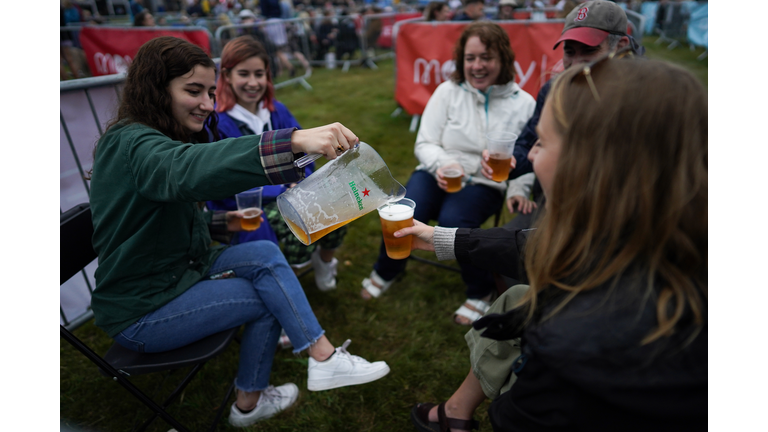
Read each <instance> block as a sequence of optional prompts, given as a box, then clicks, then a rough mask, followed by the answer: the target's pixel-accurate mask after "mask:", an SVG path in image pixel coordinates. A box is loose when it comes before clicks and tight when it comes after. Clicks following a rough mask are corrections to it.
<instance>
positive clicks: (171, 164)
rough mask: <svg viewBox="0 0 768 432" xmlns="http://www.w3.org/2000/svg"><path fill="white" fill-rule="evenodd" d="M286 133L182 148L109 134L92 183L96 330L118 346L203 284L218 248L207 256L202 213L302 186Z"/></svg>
mask: <svg viewBox="0 0 768 432" xmlns="http://www.w3.org/2000/svg"><path fill="white" fill-rule="evenodd" d="M292 132H293V129H283V130H277V131H270V132H265V133H264V134H263V135H261V136H259V135H250V136H245V137H241V138H230V139H226V140H223V141H219V142H215V143H206V144H185V143H182V142H179V141H174V140H171V139H170V138H168V137H167V136H165V135H163V134H162V133H160V132H158V131H157V130H155V129H152V128H150V127H148V126H145V125H142V124H138V123H132V124H127V125H126V124H116V125H114V126H112V127H111V128H110V129H109V130H108V131H107V132H106V133H105V134H104V135H103V136H102V137H101V139H100V140H99V143H98V145H97V147H96V156H95V160H94V163H93V174H92V177H91V198H90V202H91V211H92V214H93V225H94V234H93V246H94V249H95V250H96V252H97V253H98V256H99V266H98V268H97V269H96V275H95V276H96V289H95V290H94V291H93V297H92V301H91V306H92V308H93V313H94V316H95V323H96V325H97V326H99V327H100V328H102V329H103V330H104V331H105V332H107V334H108V335H109V336H110V337H114V336H115V335H117V334H118V333H119V332H121V331H122V330H123V329H125V328H126V327H128V326H130V325H131V324H133V323H134V322H136V321H137V320H138V319H139V318H141V317H142V316H144V315H146V314H148V313H149V312H152V311H154V310H156V309H158V308H159V307H160V306H162V305H164V304H166V303H168V302H169V301H171V300H172V299H174V298H175V297H177V296H178V295H180V294H182V293H183V292H184V291H186V290H187V289H188V288H190V287H191V286H192V285H194V284H195V283H196V282H198V281H199V280H200V279H202V278H203V277H204V276H205V274H206V273H207V271H208V269H209V268H210V266H211V265H212V264H213V262H214V260H215V259H216V258H217V257H218V256H219V254H221V252H222V251H223V250H224V247H223V246H215V247H214V246H211V237H210V234H209V232H208V223H209V222H210V221H211V213H210V212H203V211H202V210H201V208H200V206H199V205H198V203H199V202H204V201H206V200H216V199H223V198H226V197H229V196H232V195H234V194H236V193H238V192H242V191H244V190H247V189H251V188H253V187H257V186H262V185H267V184H281V183H288V182H296V181H298V180H300V179H301V177H302V175H303V173H302V171H301V170H296V169H294V167H293V160H294V155H293V153H292V152H291V147H290V136H291V133H292Z"/></svg>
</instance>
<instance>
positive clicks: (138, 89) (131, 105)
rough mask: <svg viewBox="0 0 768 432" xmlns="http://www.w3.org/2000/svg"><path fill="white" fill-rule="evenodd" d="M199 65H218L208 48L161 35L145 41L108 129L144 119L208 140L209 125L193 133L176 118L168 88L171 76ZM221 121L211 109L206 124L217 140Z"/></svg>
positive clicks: (169, 132) (179, 136) (188, 138)
mask: <svg viewBox="0 0 768 432" xmlns="http://www.w3.org/2000/svg"><path fill="white" fill-rule="evenodd" d="M197 65H201V66H203V67H209V68H212V69H214V70H215V69H216V64H215V63H214V62H213V60H211V57H210V56H208V54H206V53H205V51H203V50H202V49H201V48H200V47H198V46H196V45H194V44H192V43H190V42H187V41H185V40H183V39H179V38H175V37H171V36H161V37H158V38H155V39H152V40H150V41H149V42H147V43H145V44H144V45H142V46H141V48H139V52H138V53H136V57H134V59H133V62H131V66H130V67H129V68H128V75H127V77H126V79H125V85H124V86H123V94H122V98H121V100H120V107H119V108H118V111H117V117H116V118H115V119H113V120H112V121H111V122H110V123H109V125H108V126H107V129H109V127H111V126H113V125H114V124H116V123H118V122H127V123H142V124H145V125H147V126H149V127H151V128H153V129H157V130H158V131H160V132H162V133H163V134H164V135H166V136H168V137H169V138H171V139H174V140H177V141H181V142H185V143H189V142H208V141H209V138H208V132H207V131H206V128H203V129H202V130H201V131H200V132H197V133H193V132H191V131H189V130H188V129H187V128H185V127H183V126H182V125H181V124H179V122H178V121H176V119H174V118H173V114H172V111H171V94H170V92H169V91H168V85H169V84H170V82H171V80H173V79H174V78H176V77H179V76H182V75H184V74H186V73H188V72H189V71H191V70H192V69H193V68H194V67H195V66H197ZM217 123H218V116H217V115H216V113H215V112H211V114H210V115H209V116H208V119H207V120H206V127H207V129H208V130H210V131H211V133H212V135H213V139H214V140H215V141H218V140H219V133H218V128H217V127H216V126H217Z"/></svg>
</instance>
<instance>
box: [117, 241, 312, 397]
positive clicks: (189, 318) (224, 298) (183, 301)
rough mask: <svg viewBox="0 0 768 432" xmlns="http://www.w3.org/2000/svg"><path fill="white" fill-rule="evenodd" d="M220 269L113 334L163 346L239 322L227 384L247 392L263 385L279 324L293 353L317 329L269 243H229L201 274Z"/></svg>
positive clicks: (144, 346) (135, 343) (136, 347)
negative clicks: (234, 364)
mask: <svg viewBox="0 0 768 432" xmlns="http://www.w3.org/2000/svg"><path fill="white" fill-rule="evenodd" d="M228 270H233V271H234V272H235V276H236V277H234V278H230V279H218V280H202V281H200V282H198V283H196V284H195V285H193V286H192V287H191V288H189V289H188V290H187V291H185V292H184V293H183V294H181V295H180V296H178V297H176V298H175V299H173V300H171V301H170V302H169V303H167V304H166V305H164V306H162V307H160V308H159V309H157V310H155V311H153V312H150V313H148V314H147V315H145V316H143V317H142V318H141V319H139V320H138V321H137V322H136V323H134V324H132V325H131V326H130V327H128V328H126V329H125V330H123V331H122V332H120V333H119V334H118V335H117V336H116V337H115V340H116V341H117V342H118V343H119V344H120V345H122V346H124V347H126V348H128V349H130V350H133V351H137V352H163V351H169V350H172V349H175V348H178V347H181V346H184V345H187V344H189V343H192V342H194V341H197V340H200V339H202V338H204V337H206V336H209V335H212V334H214V333H218V332H220V331H224V330H226V329H229V328H233V327H238V326H240V325H243V324H245V330H244V332H243V335H242V341H241V344H240V360H239V367H238V372H237V379H236V381H235V386H236V387H237V388H238V389H240V390H243V391H248V392H252V391H257V390H263V389H265V388H267V386H268V385H269V373H270V371H271V369H272V360H273V358H274V355H275V350H276V348H277V340H278V338H279V337H280V328H281V327H282V328H283V329H285V332H286V334H287V335H288V337H289V338H290V339H291V344H292V345H293V346H294V352H300V351H303V350H305V349H307V348H308V347H309V346H310V345H311V344H313V343H314V342H316V341H317V340H318V339H319V338H320V337H321V336H322V335H323V333H325V331H324V330H323V329H322V328H321V327H320V324H319V323H318V322H317V318H315V314H314V313H313V312H312V308H311V307H310V306H309V302H308V301H307V297H306V296H305V295H304V290H303V289H302V288H301V284H300V283H299V281H298V279H296V276H295V274H294V273H293V270H291V268H290V266H289V265H288V263H287V261H286V260H285V257H284V256H283V254H282V252H281V251H280V249H279V248H278V246H277V245H275V244H274V243H272V242H270V241H254V242H247V243H242V244H238V245H235V246H230V247H228V248H227V249H226V250H225V251H224V252H223V253H222V254H221V255H220V256H219V257H218V258H217V259H216V261H215V262H214V263H213V266H212V267H211V269H210V271H209V273H208V274H209V275H215V274H219V273H222V272H225V271H228Z"/></svg>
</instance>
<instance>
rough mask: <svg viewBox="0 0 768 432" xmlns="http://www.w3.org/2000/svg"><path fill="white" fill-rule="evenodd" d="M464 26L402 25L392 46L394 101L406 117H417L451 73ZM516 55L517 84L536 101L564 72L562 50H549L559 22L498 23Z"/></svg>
mask: <svg viewBox="0 0 768 432" xmlns="http://www.w3.org/2000/svg"><path fill="white" fill-rule="evenodd" d="M467 24H468V23H440V24H436V23H432V22H429V23H422V22H415V23H405V24H401V25H400V26H399V28H398V31H397V43H396V44H395V55H396V68H397V69H396V70H397V73H396V76H395V100H397V102H398V104H400V106H401V107H403V109H405V110H406V111H407V112H408V113H409V114H419V115H420V114H421V113H422V112H423V111H424V107H425V106H426V105H427V101H428V100H429V97H430V96H431V95H432V92H434V91H435V89H436V88H437V86H438V84H440V83H441V82H443V81H446V80H449V79H450V75H451V73H452V72H453V71H454V70H455V68H456V67H455V64H454V62H453V46H454V44H455V43H456V41H457V40H458V39H459V37H460V36H461V32H462V31H463V30H464V27H466V25H467ZM498 24H499V25H500V26H501V27H502V28H503V29H504V30H506V31H507V33H508V34H509V39H510V41H511V45H512V51H514V52H515V82H516V83H518V84H519V85H520V87H522V88H523V90H525V91H526V92H528V93H530V94H531V96H533V97H534V98H535V97H536V95H537V94H538V92H539V88H541V86H542V85H543V84H544V83H545V82H547V80H548V79H549V78H551V76H552V75H553V74H555V73H557V72H560V71H562V70H563V61H562V60H563V50H562V49H560V47H558V49H557V50H553V49H552V46H553V45H554V44H555V42H556V41H557V39H559V38H560V33H561V32H562V31H563V23H562V22H553V23H546V22H542V23H520V24H518V23H498Z"/></svg>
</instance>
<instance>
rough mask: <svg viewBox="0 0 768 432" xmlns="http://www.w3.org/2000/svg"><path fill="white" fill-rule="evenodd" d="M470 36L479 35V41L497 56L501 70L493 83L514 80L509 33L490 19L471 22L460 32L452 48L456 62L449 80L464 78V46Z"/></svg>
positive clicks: (512, 53)
mask: <svg viewBox="0 0 768 432" xmlns="http://www.w3.org/2000/svg"><path fill="white" fill-rule="evenodd" d="M472 36H477V37H479V38H480V42H482V43H483V45H485V46H486V48H487V49H488V51H490V52H493V53H496V54H497V55H498V56H499V63H500V64H501V71H500V72H499V78H498V79H497V80H496V82H495V83H494V84H501V85H504V84H507V83H509V82H510V81H512V80H514V79H515V53H514V51H512V46H511V45H510V43H509V35H508V34H507V32H506V31H504V29H502V28H501V27H500V26H499V25H498V24H495V23H492V22H490V21H477V22H473V23H472V24H470V25H468V26H467V28H465V29H464V31H463V32H462V33H461V37H460V38H459V40H458V41H457V42H456V46H455V47H454V48H453V61H454V62H455V63H456V70H455V71H453V73H452V74H451V80H452V81H453V82H455V83H458V84H460V83H463V82H464V81H465V80H466V77H465V76H464V47H465V46H466V45H467V41H468V40H469V38H471V37H472Z"/></svg>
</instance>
